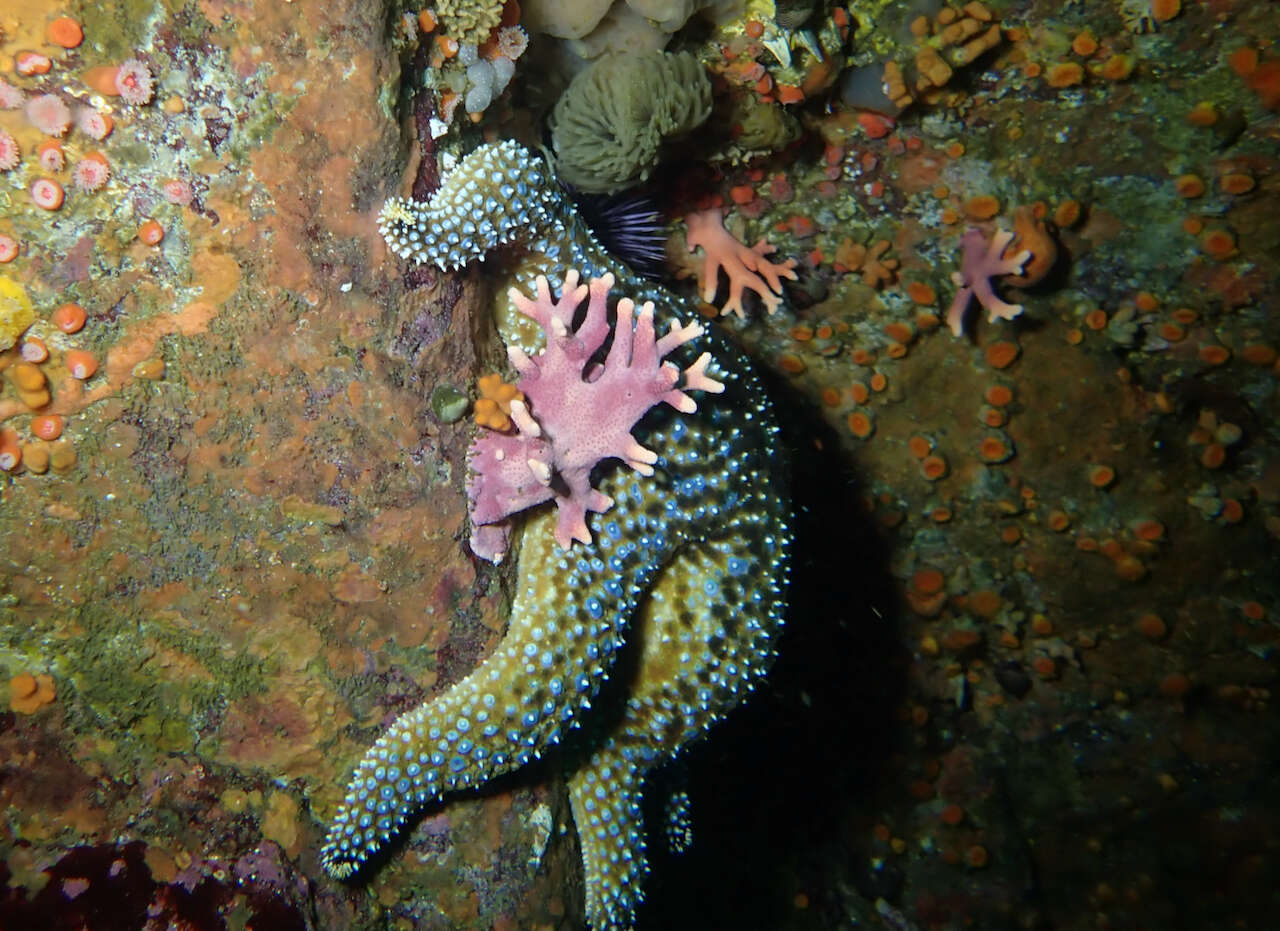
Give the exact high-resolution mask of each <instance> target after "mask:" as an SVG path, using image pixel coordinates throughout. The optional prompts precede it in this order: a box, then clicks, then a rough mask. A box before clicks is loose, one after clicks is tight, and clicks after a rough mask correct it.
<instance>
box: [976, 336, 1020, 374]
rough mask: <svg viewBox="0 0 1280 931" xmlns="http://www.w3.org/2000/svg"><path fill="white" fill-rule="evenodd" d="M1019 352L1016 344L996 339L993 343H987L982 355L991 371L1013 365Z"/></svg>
mask: <svg viewBox="0 0 1280 931" xmlns="http://www.w3.org/2000/svg"><path fill="white" fill-rule="evenodd" d="M1020 351H1021V350H1020V349H1019V348H1018V344H1017V343H1014V342H1010V341H1009V340H1007V339H998V340H996V341H995V342H994V343H988V344H987V348H986V349H985V350H983V354H984V355H985V356H986V359H987V364H988V365H989V366H991V367H992V368H993V369H1005V368H1008V367H1009V366H1010V365H1012V364H1013V361H1014V359H1016V358H1018V353H1019V352H1020Z"/></svg>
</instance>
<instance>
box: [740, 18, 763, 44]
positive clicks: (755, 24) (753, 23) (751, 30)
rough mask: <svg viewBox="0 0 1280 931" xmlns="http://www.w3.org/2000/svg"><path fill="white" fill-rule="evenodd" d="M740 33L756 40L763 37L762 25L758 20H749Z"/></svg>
mask: <svg viewBox="0 0 1280 931" xmlns="http://www.w3.org/2000/svg"><path fill="white" fill-rule="evenodd" d="M742 31H743V32H745V33H746V34H747V35H748V36H750V37H751V38H753V39H758V38H760V37H761V36H762V35H764V24H763V23H762V22H760V20H758V19H753V20H749V21H748V22H747V25H746V27H745V28H744V29H743V30H742Z"/></svg>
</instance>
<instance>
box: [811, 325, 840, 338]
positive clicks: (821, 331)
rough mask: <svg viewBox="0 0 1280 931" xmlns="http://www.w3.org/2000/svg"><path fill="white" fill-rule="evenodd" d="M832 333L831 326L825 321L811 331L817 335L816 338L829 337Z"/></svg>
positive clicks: (833, 332)
mask: <svg viewBox="0 0 1280 931" xmlns="http://www.w3.org/2000/svg"><path fill="white" fill-rule="evenodd" d="M834 334H835V331H834V330H833V329H832V328H831V325H830V324H827V323H824V324H822V326H820V327H818V328H817V329H816V330H814V331H813V335H814V336H816V337H818V339H831V337H832V336H833V335H834Z"/></svg>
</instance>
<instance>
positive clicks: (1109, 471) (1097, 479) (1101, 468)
mask: <svg viewBox="0 0 1280 931" xmlns="http://www.w3.org/2000/svg"><path fill="white" fill-rule="evenodd" d="M1115 480H1116V470H1115V469H1113V468H1111V466H1109V465H1102V464H1098V465H1092V466H1090V467H1089V484H1090V485H1092V486H1093V487H1094V488H1106V487H1107V486H1108V485H1110V484H1111V483H1112V482H1114V481H1115Z"/></svg>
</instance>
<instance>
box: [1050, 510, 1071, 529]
mask: <svg viewBox="0 0 1280 931" xmlns="http://www.w3.org/2000/svg"><path fill="white" fill-rule="evenodd" d="M1070 526H1071V516H1070V515H1069V514H1067V512H1066V511H1051V512H1050V513H1049V529H1050V530H1052V531H1053V532H1054V533H1062V532H1063V531H1064V530H1066V529H1067V528H1068V527H1070Z"/></svg>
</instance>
